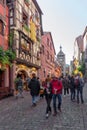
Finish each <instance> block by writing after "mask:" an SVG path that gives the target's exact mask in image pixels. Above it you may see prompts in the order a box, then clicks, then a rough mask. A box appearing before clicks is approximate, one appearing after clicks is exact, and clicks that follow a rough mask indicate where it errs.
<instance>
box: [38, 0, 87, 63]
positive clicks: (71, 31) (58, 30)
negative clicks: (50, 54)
mask: <svg viewBox="0 0 87 130" xmlns="http://www.w3.org/2000/svg"><path fill="white" fill-rule="evenodd" d="M37 2H38V4H39V6H40V8H41V10H42V12H43V15H42V25H43V31H49V32H51V34H52V38H53V42H54V47H55V50H56V55H57V54H58V52H59V51H60V45H61V46H62V51H63V52H64V54H65V56H66V63H67V64H70V61H71V60H72V59H73V54H74V41H75V39H76V37H78V36H79V35H82V34H83V33H84V30H85V27H86V26H87V0H37Z"/></svg>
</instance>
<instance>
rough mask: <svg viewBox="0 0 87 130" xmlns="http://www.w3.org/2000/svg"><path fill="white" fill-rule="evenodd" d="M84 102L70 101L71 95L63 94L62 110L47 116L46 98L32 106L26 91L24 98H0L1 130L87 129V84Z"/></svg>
mask: <svg viewBox="0 0 87 130" xmlns="http://www.w3.org/2000/svg"><path fill="white" fill-rule="evenodd" d="M84 101H85V103H84V104H81V103H80V104H79V105H78V104H77V103H76V102H71V101H70V95H68V96H63V101H62V112H61V113H60V112H58V114H57V116H56V117H54V116H53V115H52V114H51V115H50V116H49V118H48V119H46V118H45V111H46V110H45V109H46V102H45V98H44V99H41V100H39V102H38V103H37V106H36V107H34V108H32V107H31V95H30V93H29V92H24V98H19V99H17V100H16V99H15V97H9V98H5V99H3V100H0V130H87V84H86V85H85V87H84ZM51 106H52V104H51Z"/></svg>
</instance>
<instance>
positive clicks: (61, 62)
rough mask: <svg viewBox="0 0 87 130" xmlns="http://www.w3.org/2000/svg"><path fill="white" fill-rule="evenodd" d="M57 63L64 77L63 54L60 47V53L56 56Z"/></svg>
mask: <svg viewBox="0 0 87 130" xmlns="http://www.w3.org/2000/svg"><path fill="white" fill-rule="evenodd" d="M57 61H58V62H59V64H60V65H61V69H62V74H63V75H65V72H66V71H65V65H66V63H65V54H64V53H63V51H62V47H61V46H60V51H59V53H58V54H57Z"/></svg>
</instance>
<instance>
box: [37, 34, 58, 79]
mask: <svg viewBox="0 0 87 130" xmlns="http://www.w3.org/2000/svg"><path fill="white" fill-rule="evenodd" d="M55 54H56V53H55V48H54V43H53V39H52V35H51V32H44V33H43V35H42V48H41V69H40V70H39V74H38V75H39V77H40V79H41V80H45V78H46V77H47V75H50V76H51V74H53V73H55V63H54V60H55Z"/></svg>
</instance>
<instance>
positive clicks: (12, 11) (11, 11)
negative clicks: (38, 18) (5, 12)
mask: <svg viewBox="0 0 87 130" xmlns="http://www.w3.org/2000/svg"><path fill="white" fill-rule="evenodd" d="M13 24H14V9H10V25H13Z"/></svg>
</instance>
